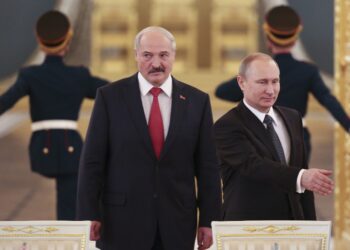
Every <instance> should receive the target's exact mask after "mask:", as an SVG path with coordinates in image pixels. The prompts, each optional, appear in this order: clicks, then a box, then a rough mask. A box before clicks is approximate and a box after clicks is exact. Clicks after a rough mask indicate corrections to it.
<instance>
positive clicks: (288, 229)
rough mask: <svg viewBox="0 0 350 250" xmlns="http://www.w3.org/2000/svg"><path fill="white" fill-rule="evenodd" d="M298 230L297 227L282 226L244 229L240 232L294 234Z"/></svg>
mask: <svg viewBox="0 0 350 250" xmlns="http://www.w3.org/2000/svg"><path fill="white" fill-rule="evenodd" d="M299 229H300V228H299V227H297V226H283V227H278V226H273V225H269V226H265V227H254V226H251V227H244V228H243V229H242V230H243V231H247V232H250V233H257V232H264V233H277V232H283V231H286V232H294V231H298V230H299Z"/></svg>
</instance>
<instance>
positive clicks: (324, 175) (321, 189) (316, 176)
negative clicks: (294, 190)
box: [301, 168, 334, 195]
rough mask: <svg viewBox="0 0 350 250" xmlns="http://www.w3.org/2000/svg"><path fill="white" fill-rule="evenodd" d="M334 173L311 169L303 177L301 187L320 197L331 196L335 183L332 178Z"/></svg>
mask: <svg viewBox="0 0 350 250" xmlns="http://www.w3.org/2000/svg"><path fill="white" fill-rule="evenodd" d="M331 175H332V171H329V170H324V169H318V168H311V169H307V170H305V171H304V173H303V175H302V176H301V185H302V186H303V187H304V188H305V189H307V190H310V191H312V192H315V193H317V194H320V195H329V194H331V193H332V192H333V189H334V183H333V181H332V179H331V178H330V176H331Z"/></svg>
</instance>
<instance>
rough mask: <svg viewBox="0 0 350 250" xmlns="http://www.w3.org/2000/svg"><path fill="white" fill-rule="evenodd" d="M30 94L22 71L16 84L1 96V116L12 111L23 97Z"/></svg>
mask: <svg viewBox="0 0 350 250" xmlns="http://www.w3.org/2000/svg"><path fill="white" fill-rule="evenodd" d="M28 94H29V86H28V84H27V82H26V80H25V77H24V73H23V72H22V71H21V72H20V73H19V75H18V78H17V80H16V82H15V83H14V84H13V85H12V86H11V87H10V88H9V89H8V90H7V91H6V92H5V93H4V94H3V95H1V96H0V115H1V114H3V113H4V112H5V111H6V110H8V109H10V108H12V107H13V105H15V103H16V102H17V101H18V100H19V99H21V98H22V97H24V96H26V95H28Z"/></svg>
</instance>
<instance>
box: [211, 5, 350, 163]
mask: <svg viewBox="0 0 350 250" xmlns="http://www.w3.org/2000/svg"><path fill="white" fill-rule="evenodd" d="M263 30H264V32H265V35H266V38H267V39H266V40H267V47H268V49H269V50H270V51H271V53H272V54H273V57H274V60H275V61H276V62H277V64H278V66H279V69H280V84H281V91H280V94H279V97H278V99H277V101H276V105H279V106H285V107H289V108H293V109H296V110H297V111H299V113H300V114H301V115H302V117H305V115H306V113H307V104H308V95H309V93H311V94H312V95H313V96H314V97H315V98H316V100H317V101H318V102H319V103H320V104H321V105H323V106H324V107H325V108H326V109H327V110H328V111H329V112H330V113H331V114H332V116H333V117H334V118H335V119H336V120H337V121H338V122H339V123H340V125H341V126H342V127H343V128H344V129H345V130H346V131H349V129H350V119H349V116H348V115H347V114H346V112H345V111H344V109H343V107H342V106H341V104H340V103H339V101H338V100H337V99H336V98H335V97H334V96H333V95H332V93H331V92H330V90H329V89H328V88H327V86H326V85H325V83H324V82H323V80H322V78H321V76H320V73H319V70H318V68H317V67H316V66H315V65H313V64H310V63H306V62H303V61H298V60H296V59H295V58H294V57H293V56H292V54H291V50H292V48H293V47H294V45H295V42H296V41H297V39H298V37H299V33H300V32H301V30H302V24H301V20H300V17H299V15H298V14H297V13H296V12H295V11H294V10H293V9H292V8H291V7H289V6H284V5H282V6H277V7H274V8H272V9H271V10H270V11H269V12H268V13H267V14H266V17H265V23H264V24H263ZM215 95H216V96H217V97H219V98H221V99H224V100H228V101H233V102H238V101H240V100H242V98H243V94H242V91H241V90H240V88H239V86H238V83H237V79H236V78H233V79H230V80H228V81H226V82H224V83H221V84H220V85H219V86H218V88H217V89H216V92H215ZM303 122H304V121H303ZM305 125H306V124H305V122H304V142H305V148H306V151H307V159H308V160H310V153H311V138H310V133H309V131H308V129H307V128H306V126H305Z"/></svg>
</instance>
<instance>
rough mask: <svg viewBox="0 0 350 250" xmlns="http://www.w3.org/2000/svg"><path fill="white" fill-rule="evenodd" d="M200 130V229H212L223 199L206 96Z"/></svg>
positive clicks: (198, 144) (198, 156) (196, 156)
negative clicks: (212, 223)
mask: <svg viewBox="0 0 350 250" xmlns="http://www.w3.org/2000/svg"><path fill="white" fill-rule="evenodd" d="M199 129H200V131H199V140H198V143H197V148H196V152H195V164H196V177H197V185H198V207H199V227H211V225H210V223H211V222H212V221H214V220H219V218H220V210H221V203H222V199H221V182H220V172H219V164H218V160H217V156H216V151H215V144H214V133H213V118H212V112H211V108H210V101H209V97H208V96H206V101H205V105H204V109H203V116H202V120H201V125H200V128H199Z"/></svg>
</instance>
